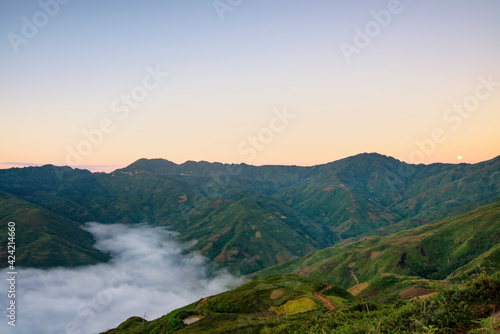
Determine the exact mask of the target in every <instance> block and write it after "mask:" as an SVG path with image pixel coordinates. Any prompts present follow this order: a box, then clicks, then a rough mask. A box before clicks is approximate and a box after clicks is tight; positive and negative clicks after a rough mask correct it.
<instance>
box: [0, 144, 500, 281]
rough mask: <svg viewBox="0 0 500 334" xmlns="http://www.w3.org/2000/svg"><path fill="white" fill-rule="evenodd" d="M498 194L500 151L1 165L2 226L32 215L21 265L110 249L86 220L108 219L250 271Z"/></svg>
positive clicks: (22, 237) (69, 262)
mask: <svg viewBox="0 0 500 334" xmlns="http://www.w3.org/2000/svg"><path fill="white" fill-rule="evenodd" d="M499 194H500V157H497V158H495V159H492V160H489V161H485V162H482V163H478V164H431V165H411V164H407V163H405V162H401V161H399V160H396V159H394V158H391V157H387V156H383V155H380V154H376V153H370V154H368V153H364V154H359V155H356V156H352V157H348V158H345V159H342V160H338V161H334V162H331V163H327V164H323V165H317V166H312V167H298V166H251V165H246V164H222V163H208V162H203V161H202V162H192V161H188V162H185V163H183V164H175V163H173V162H170V161H168V160H163V159H151V160H148V159H140V160H138V161H136V162H134V163H132V164H131V165H129V166H128V167H126V168H123V169H118V170H116V171H114V172H112V173H108V174H107V173H91V172H89V171H87V170H80V169H72V168H70V167H56V166H52V165H45V166H42V167H28V168H12V169H6V170H0V222H1V223H2V225H1V226H2V228H1V230H5V229H6V224H5V223H6V222H8V221H15V222H16V224H18V226H20V227H21V226H22V228H19V229H18V231H19V232H18V235H17V240H18V244H19V247H18V248H19V250H18V252H17V263H18V265H24V266H31V267H40V268H48V267H54V266H75V265H83V264H90V263H97V262H101V261H107V260H108V259H109V256H108V255H107V254H104V253H101V252H100V251H98V250H96V249H94V248H93V247H92V243H93V238H92V235H90V234H89V233H87V232H85V231H83V230H82V229H81V228H80V227H81V226H82V224H84V223H85V222H89V221H98V222H101V223H107V224H113V223H123V224H150V225H156V226H168V228H170V229H171V230H173V231H176V232H178V233H179V235H178V239H179V240H181V241H184V242H190V243H191V244H190V245H191V246H192V247H191V248H192V250H197V251H200V252H201V253H202V254H203V255H205V256H207V257H208V258H209V259H210V261H211V263H213V264H214V265H220V266H222V267H227V268H229V269H230V270H231V271H232V272H234V273H239V274H249V273H252V272H255V271H258V270H261V269H264V268H268V267H270V266H273V265H277V264H280V263H284V262H286V261H289V260H294V259H297V258H299V257H302V256H304V255H307V254H309V253H310V252H312V251H314V250H318V249H323V248H325V247H331V246H334V245H337V244H345V243H347V242H351V241H354V240H357V239H360V238H363V237H365V236H370V235H371V236H379V237H381V236H385V235H389V234H393V233H397V232H399V231H403V230H405V229H408V228H412V227H418V226H421V225H425V224H428V223H429V222H432V221H436V220H438V219H443V218H446V217H450V216H453V215H456V214H459V213H463V212H467V211H470V210H473V209H475V208H478V207H480V206H482V205H485V204H489V203H493V202H496V201H498V200H499V199H500V195H499ZM0 232H1V231H0ZM6 235H7V234H6V233H2V234H1V237H0V238H5V236H6ZM3 241H4V240H0V243H1V247H2V248H0V257H1V258H5V257H6V249H5V246H4V245H5V242H3ZM54 254H57V256H54ZM2 263H6V261H3V262H2Z"/></svg>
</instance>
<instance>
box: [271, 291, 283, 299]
mask: <svg viewBox="0 0 500 334" xmlns="http://www.w3.org/2000/svg"><path fill="white" fill-rule="evenodd" d="M284 294H285V289H276V290H273V291H271V296H270V297H269V299H276V298H279V297H281V296H283V295H284Z"/></svg>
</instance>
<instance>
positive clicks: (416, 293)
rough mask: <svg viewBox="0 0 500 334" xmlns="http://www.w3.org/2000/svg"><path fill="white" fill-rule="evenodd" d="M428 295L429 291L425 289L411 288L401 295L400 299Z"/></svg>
mask: <svg viewBox="0 0 500 334" xmlns="http://www.w3.org/2000/svg"><path fill="white" fill-rule="evenodd" d="M426 294H427V289H424V288H409V289H406V290H403V291H401V292H400V293H399V297H401V298H403V299H407V298H413V297H419V296H423V295H426Z"/></svg>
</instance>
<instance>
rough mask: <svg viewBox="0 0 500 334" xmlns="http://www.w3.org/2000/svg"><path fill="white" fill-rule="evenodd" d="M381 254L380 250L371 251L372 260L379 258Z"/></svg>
mask: <svg viewBox="0 0 500 334" xmlns="http://www.w3.org/2000/svg"><path fill="white" fill-rule="evenodd" d="M379 255H380V252H371V254H370V260H372V261H373V260H375V259H376V258H377V256H379Z"/></svg>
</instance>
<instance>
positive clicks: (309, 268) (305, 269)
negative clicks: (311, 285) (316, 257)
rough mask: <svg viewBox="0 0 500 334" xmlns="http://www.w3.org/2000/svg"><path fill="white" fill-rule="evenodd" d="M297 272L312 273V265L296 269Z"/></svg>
mask: <svg viewBox="0 0 500 334" xmlns="http://www.w3.org/2000/svg"><path fill="white" fill-rule="evenodd" d="M297 274H299V275H314V270H313V267H312V266H310V267H305V268H302V269H299V270H298V271H297Z"/></svg>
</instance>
